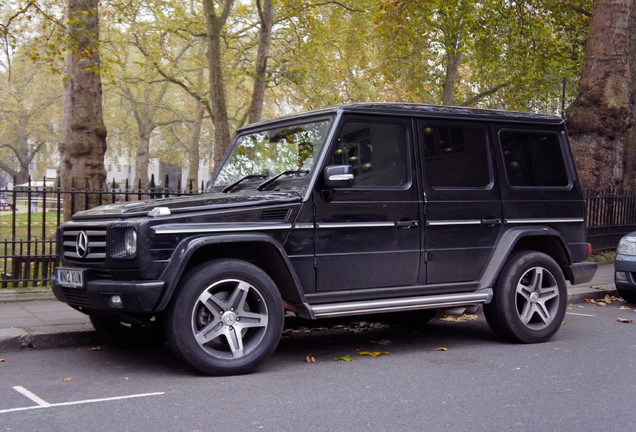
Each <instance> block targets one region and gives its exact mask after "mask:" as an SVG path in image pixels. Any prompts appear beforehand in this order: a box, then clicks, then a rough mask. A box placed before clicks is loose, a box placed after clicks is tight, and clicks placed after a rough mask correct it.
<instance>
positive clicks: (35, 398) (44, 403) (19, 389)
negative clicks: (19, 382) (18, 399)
mask: <svg viewBox="0 0 636 432" xmlns="http://www.w3.org/2000/svg"><path fill="white" fill-rule="evenodd" d="M13 390H15V391H17V392H18V393H20V394H22V395H23V396H26V397H28V398H29V399H31V400H32V401H33V402H35V403H36V404H38V405H39V406H41V407H50V406H51V404H50V403H48V402H47V401H45V400H44V399H42V398H41V397H39V396H38V395H36V394H34V393H31V392H30V391H28V390H27V389H25V388H24V387H22V386H15V387H13Z"/></svg>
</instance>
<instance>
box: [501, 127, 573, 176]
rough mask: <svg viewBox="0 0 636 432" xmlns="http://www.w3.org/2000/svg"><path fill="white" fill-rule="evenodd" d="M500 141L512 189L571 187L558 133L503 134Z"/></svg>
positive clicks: (517, 132) (513, 132)
mask: <svg viewBox="0 0 636 432" xmlns="http://www.w3.org/2000/svg"><path fill="white" fill-rule="evenodd" d="M499 140H500V142H501V148H502V151H503V158H504V166H505V170H506V177H507V179H508V184H510V186H520V187H523V186H525V187H567V186H569V184H570V179H569V178H568V173H567V169H566V166H565V162H564V158H563V151H562V149H561V144H560V140H559V135H558V134H557V133H554V132H541V131H512V130H502V131H501V132H500V133H499Z"/></svg>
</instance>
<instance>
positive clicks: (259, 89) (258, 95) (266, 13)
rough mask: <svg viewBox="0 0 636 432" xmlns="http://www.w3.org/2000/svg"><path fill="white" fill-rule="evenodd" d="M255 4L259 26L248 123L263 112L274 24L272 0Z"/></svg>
mask: <svg viewBox="0 0 636 432" xmlns="http://www.w3.org/2000/svg"><path fill="white" fill-rule="evenodd" d="M256 5H257V7H258V16H259V20H260V23H261V27H260V30H259V33H258V50H257V52H256V70H255V74H254V87H253V89H252V102H251V104H250V111H249V122H250V123H255V122H257V121H260V120H261V116H262V114H263V100H264V99H265V89H266V88H267V59H268V57H269V48H270V45H271V40H272V26H273V25H274V5H273V3H272V0H265V1H264V3H263V4H262V6H261V1H260V0H256Z"/></svg>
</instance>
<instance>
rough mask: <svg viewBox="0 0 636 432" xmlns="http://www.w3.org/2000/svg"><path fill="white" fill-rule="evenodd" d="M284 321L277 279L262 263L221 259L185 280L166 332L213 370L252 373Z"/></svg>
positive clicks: (186, 356) (174, 344)
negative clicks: (265, 270)
mask: <svg viewBox="0 0 636 432" xmlns="http://www.w3.org/2000/svg"><path fill="white" fill-rule="evenodd" d="M283 324H284V313H283V308H282V300H281V296H280V293H279V291H278V289H277V288H276V285H275V284H274V282H273V281H272V280H271V278H270V277H269V276H268V275H267V274H266V273H265V272H264V271H263V270H261V269H260V268H258V267H256V266H254V265H252V264H250V263H247V262H244V261H239V260H219V261H214V262H211V263H205V264H202V265H199V266H197V267H195V268H193V269H192V270H191V271H189V272H188V274H187V275H186V276H184V278H183V279H182V281H181V282H180V285H179V287H178V291H177V292H176V293H175V298H174V300H173V304H172V305H171V307H170V309H169V311H168V317H167V319H166V336H167V338H168V342H169V343H170V346H171V348H172V349H173V351H174V352H175V353H176V354H177V355H178V356H179V357H180V358H181V359H182V360H184V361H185V362H186V363H188V364H190V365H191V366H193V367H194V368H196V369H198V370H199V371H201V372H203V373H206V374H210V375H234V374H242V373H247V372H250V371H251V370H253V369H254V368H255V367H257V366H258V365H259V364H260V363H261V362H262V361H263V360H264V359H265V358H267V357H268V356H269V355H270V354H271V353H272V352H273V351H274V349H275V348H276V345H277V344H278V341H279V340H280V337H281V334H282V331H283Z"/></svg>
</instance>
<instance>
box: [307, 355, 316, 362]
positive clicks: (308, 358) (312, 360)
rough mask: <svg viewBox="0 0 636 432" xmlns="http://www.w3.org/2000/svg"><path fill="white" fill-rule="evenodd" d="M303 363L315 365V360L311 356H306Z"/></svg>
mask: <svg viewBox="0 0 636 432" xmlns="http://www.w3.org/2000/svg"><path fill="white" fill-rule="evenodd" d="M305 361H306V362H307V363H316V359H315V358H314V356H312V355H308V356H306V357H305Z"/></svg>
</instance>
